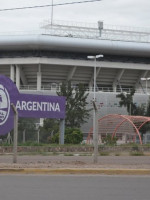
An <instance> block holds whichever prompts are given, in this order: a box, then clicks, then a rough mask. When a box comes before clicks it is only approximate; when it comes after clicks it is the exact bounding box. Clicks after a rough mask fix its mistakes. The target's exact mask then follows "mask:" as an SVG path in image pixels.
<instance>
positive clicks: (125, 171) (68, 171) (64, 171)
mask: <svg viewBox="0 0 150 200" xmlns="http://www.w3.org/2000/svg"><path fill="white" fill-rule="evenodd" d="M0 174H49V175H56V174H66V175H67V174H68V175H69V174H93V175H94V174H95V175H96V174H97V175H100V174H101V175H102V174H103V175H150V169H90V168H89V169H88V168H86V169H83V168H79V169H75V168H68V169H63V168H59V169H48V168H19V169H17V168H10V169H9V168H5V169H2V168H0Z"/></svg>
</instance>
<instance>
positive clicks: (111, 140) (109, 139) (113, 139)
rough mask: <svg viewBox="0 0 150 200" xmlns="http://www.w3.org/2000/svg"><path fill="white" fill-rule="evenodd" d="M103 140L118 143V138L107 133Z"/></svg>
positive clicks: (113, 143)
mask: <svg viewBox="0 0 150 200" xmlns="http://www.w3.org/2000/svg"><path fill="white" fill-rule="evenodd" d="M102 142H103V143H104V144H106V145H116V144H117V138H116V137H113V138H112V136H111V135H107V136H106V137H105V138H103V139H102Z"/></svg>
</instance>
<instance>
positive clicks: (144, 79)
mask: <svg viewBox="0 0 150 200" xmlns="http://www.w3.org/2000/svg"><path fill="white" fill-rule="evenodd" d="M149 80H150V77H148V78H141V81H145V84H146V94H147V81H149Z"/></svg>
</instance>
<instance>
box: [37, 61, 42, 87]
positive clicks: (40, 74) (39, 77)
mask: <svg viewBox="0 0 150 200" xmlns="http://www.w3.org/2000/svg"><path fill="white" fill-rule="evenodd" d="M41 82H42V73H41V65H40V64H39V66H38V72H37V90H41Z"/></svg>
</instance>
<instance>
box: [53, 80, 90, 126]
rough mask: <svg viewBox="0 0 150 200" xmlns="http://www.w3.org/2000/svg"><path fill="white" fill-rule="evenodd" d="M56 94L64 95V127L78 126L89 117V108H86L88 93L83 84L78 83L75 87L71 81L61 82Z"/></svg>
mask: <svg viewBox="0 0 150 200" xmlns="http://www.w3.org/2000/svg"><path fill="white" fill-rule="evenodd" d="M57 95H58V96H65V97H66V119H65V123H66V127H71V128H80V127H81V125H82V124H83V123H85V122H86V120H87V119H88V118H89V116H90V114H89V112H90V110H91V109H87V104H88V103H87V97H88V95H89V94H88V93H87V92H86V90H85V87H84V86H83V84H79V85H78V87H76V88H75V89H74V88H73V87H72V86H71V82H70V81H69V82H66V83H62V85H61V88H60V92H57Z"/></svg>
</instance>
